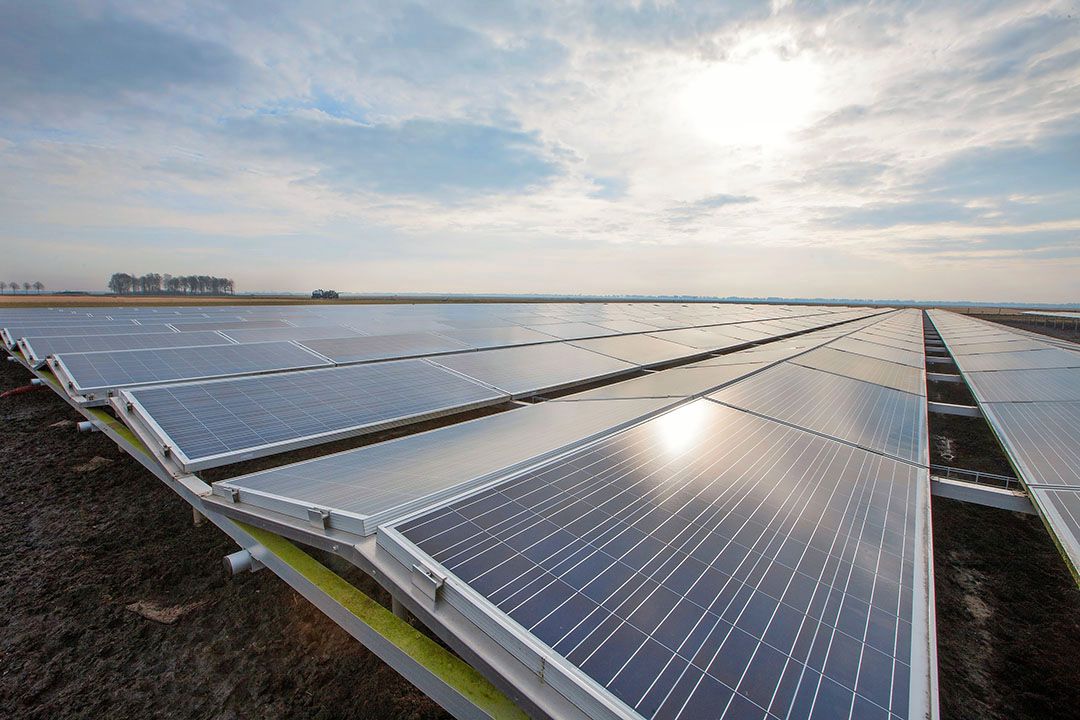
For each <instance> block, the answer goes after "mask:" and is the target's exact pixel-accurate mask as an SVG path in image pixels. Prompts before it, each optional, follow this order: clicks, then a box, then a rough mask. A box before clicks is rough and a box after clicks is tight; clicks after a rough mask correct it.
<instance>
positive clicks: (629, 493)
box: [0, 302, 1080, 720]
mask: <svg viewBox="0 0 1080 720" xmlns="http://www.w3.org/2000/svg"><path fill="white" fill-rule="evenodd" d="M186 335H190V336H191V337H192V338H197V342H196V341H192V342H191V343H190V344H186V342H187V341H185V339H184V336H186ZM0 336H2V337H3V342H4V345H5V348H6V350H7V352H8V354H9V362H7V363H5V365H4V368H3V382H4V386H3V390H4V391H5V393H6V395H5V397H4V398H3V400H2V401H0V402H3V403H4V405H3V407H0V411H2V412H3V414H4V415H3V417H4V419H5V423H4V427H3V431H2V432H0V449H2V450H3V452H4V455H5V457H7V458H8V459H9V460H8V462H6V463H5V466H4V470H3V472H4V473H5V477H4V480H5V488H6V490H5V493H6V497H7V505H8V507H9V508H10V510H11V511H10V512H9V513H7V514H6V515H5V520H4V523H5V526H6V527H5V530H4V532H5V536H7V537H12V538H18V540H17V542H16V548H15V550H16V552H15V553H12V554H10V555H9V556H8V558H7V559H6V560H5V562H6V563H8V565H9V567H8V568H7V570H8V572H9V574H10V575H11V576H12V577H15V578H16V579H17V581H16V582H14V583H10V584H9V587H8V589H7V590H6V591H5V592H6V593H7V596H8V597H7V606H8V607H9V608H12V610H13V612H12V613H11V614H10V618H9V629H10V632H9V633H8V636H9V638H10V640H9V641H8V642H9V643H10V644H9V648H10V651H9V652H6V653H5V656H4V657H5V658H13V660H9V659H5V660H4V661H3V662H4V663H5V666H4V668H3V670H4V671H5V672H4V674H3V678H4V680H3V681H2V686H3V687H4V692H5V695H6V696H8V697H10V698H12V702H13V703H14V707H18V708H21V709H23V710H25V711H26V712H25V713H21V714H27V713H29V714H33V712H45V711H49V710H51V711H52V712H53V714H54V715H55V714H65V715H71V714H79V712H73V708H74V706H73V704H72V703H74V702H76V698H79V699H80V702H83V703H85V707H92V706H93V707H101V706H102V704H104V703H118V704H119V705H118V706H119V707H122V708H124V710H123V711H122V713H123V714H131V713H135V712H142V713H150V714H152V708H154V707H160V706H162V705H163V704H164V705H168V706H169V707H171V708H173V710H174V712H173V713H172V714H174V715H175V716H189V717H205V716H214V717H228V716H231V715H233V714H235V715H239V716H250V715H253V714H255V715H260V714H267V713H270V714H285V715H290V716H312V717H314V716H317V715H318V712H319V708H320V707H325V705H323V704H322V703H324V702H333V703H334V704H335V705H336V706H340V708H341V712H340V716H342V717H398V716H407V717H436V716H440V715H442V714H443V713H449V714H450V715H452V716H458V717H519V716H522V714H524V715H530V716H534V717H552V718H556V717H557V718H563V717H580V718H626V719H630V720H633V719H635V718H648V719H651V718H667V717H671V718H676V717H678V718H698V717H717V718H732V719H735V718H746V717H761V718H766V717H783V718H814V717H830V718H832V717H848V718H875V717H881V718H924V717H950V718H951V717H964V716H965V712H968V711H969V710H970V709H971V708H972V707H977V708H979V716H980V717H1003V718H1004V717H1045V716H1055V715H1057V714H1059V713H1062V712H1065V713H1067V712H1068V711H1069V710H1070V709H1071V708H1073V707H1075V706H1076V701H1077V700H1078V699H1080V698H1077V688H1080V677H1075V675H1076V672H1075V671H1073V670H1062V669H1061V668H1062V666H1069V667H1071V664H1070V663H1068V658H1069V657H1070V656H1071V654H1072V653H1074V652H1075V651H1076V650H1080V626H1078V620H1077V618H1078V617H1080V613H1077V612H1076V611H1077V610H1080V602H1078V597H1080V595H1078V591H1077V584H1076V580H1075V572H1076V570H1075V569H1076V567H1077V565H1078V563H1080V553H1078V552H1077V550H1076V548H1077V547H1078V546H1080V545H1078V543H1080V541H1078V540H1077V537H1080V532H1078V531H1077V529H1076V528H1077V525H1076V522H1075V517H1076V516H1075V515H1074V514H1073V510H1074V506H1073V504H1072V499H1073V496H1074V495H1075V494H1076V492H1080V481H1078V480H1077V479H1076V477H1075V472H1076V463H1075V462H1073V459H1075V458H1076V457H1080V454H1078V453H1080V440H1078V439H1077V437H1076V436H1075V433H1073V432H1071V428H1072V426H1073V425H1074V423H1071V421H1069V420H1068V418H1069V417H1071V416H1070V415H1069V413H1070V412H1072V410H1073V408H1072V406H1073V405H1074V404H1076V402H1078V401H1080V396H1078V397H1077V398H1075V399H1074V398H1073V397H1072V395H1073V394H1075V393H1076V392H1077V391H1080V378H1078V376H1077V373H1080V362H1078V359H1080V350H1078V349H1077V348H1076V347H1075V346H1074V345H1073V344H1071V343H1069V342H1068V341H1066V340H1061V339H1055V338H1046V337H1044V336H1039V335H1037V334H1034V333H1028V332H1023V331H1017V330H1014V329H1011V328H1008V327H1006V326H1004V325H994V324H991V323H986V322H984V321H980V320H973V319H970V318H967V317H963V316H960V315H957V314H953V313H947V312H943V311H937V310H934V311H931V312H929V313H924V312H922V311H919V310H915V309H894V308H850V307H842V306H795V305H767V304H760V305H740V304H721V303H663V302H655V303H573V302H562V303H530V304H527V303H513V304H510V303H476V304H467V303H450V304H438V303H432V304H424V305H394V304H387V305H372V306H361V305H347V304H343V305H231V306H230V305H202V306H173V307H169V306H149V305H146V306H142V305H139V306H135V305H131V306H114V307H107V306H101V307H94V306H86V307H78V308H72V307H51V308H33V309H31V308H23V309H0ZM170 336H175V341H170ZM87 338H89V339H87ZM114 338H115V340H113V339H114ZM217 338H220V342H218V341H217ZM946 383H949V384H953V385H955V386H956V387H957V388H969V389H970V393H968V394H965V393H964V392H961V391H960V390H956V391H955V392H944V391H942V390H941V389H940V387H941V386H942V385H943V384H946ZM9 390H10V391H12V392H10V393H8V392H7V391H9ZM942 398H945V399H944V400H943V399H942ZM961 421H963V422H969V424H970V425H971V429H970V438H969V437H968V436H967V435H964V434H963V433H961V432H958V430H957V428H959V427H961V424H960V423H961ZM80 423H81V425H80V428H81V429H83V430H86V431H89V432H81V433H76V432H75V428H76V425H77V424H80ZM965 432H967V431H965ZM980 433H982V435H980ZM941 438H944V440H942V439H941ZM974 438H982V439H980V440H976V439H974ZM987 438H988V439H987ZM978 442H982V443H984V445H983V446H982V447H984V448H991V447H993V448H996V454H995V459H994V461H993V464H991V465H989V467H992V468H993V470H999V471H1000V472H998V473H995V472H993V471H987V470H986V469H985V466H984V467H982V468H981V469H980V468H977V467H972V465H975V464H976V463H969V465H968V466H962V465H960V464H961V463H962V462H963V461H964V458H965V457H968V456H965V454H964V452H965V451H964V448H965V447H969V446H970V447H977V446H978ZM986 443H990V444H986ZM943 452H948V453H951V454H950V455H949V457H951V458H954V460H953V461H951V463H956V464H957V466H952V467H944V466H943V465H942V464H941V462H942V461H941V457H942V453H943ZM979 452H982V451H976V454H978V453H979ZM985 452H986V453H989V450H986V451H985ZM956 458H960V459H959V460H957V459H956ZM1002 458H1003V459H1002ZM951 463H950V464H951ZM1014 470H1015V473H1014V472H1013V471H1014ZM964 473H968V475H964ZM995 483H996V484H995ZM193 519H194V520H195V521H197V522H196V523H195V524H193ZM20 528H22V529H21V530H20ZM223 558H224V559H225V566H226V568H228V569H229V573H230V574H231V576H232V577H231V579H227V576H226V575H224V574H223V573H222V571H221V569H220V568H221V561H222V559H223ZM249 571H258V572H256V573H254V574H251V572H249ZM281 581H284V582H281ZM71 588H80V589H81V591H80V592H77V593H72V592H70V589H71ZM1018 588H1021V589H1023V590H1024V592H1023V597H1022V598H1020V597H1018V596H1017V595H1016V593H1017V592H1018ZM294 591H295V592H294ZM1040 633H1052V634H1053V637H1055V638H1058V639H1059V641H1058V642H1056V643H1055V644H1054V646H1053V647H1052V648H1051V647H1046V646H1045V645H1040V644H1039V643H1037V642H1033V639H1034V638H1035V637H1037V636H1038V635H1039V634H1040ZM102 647H104V648H108V651H107V652H103V651H101V648H102ZM12 662H15V663H19V664H18V665H17V666H16V665H13V664H8V663H12ZM71 667H80V668H81V669H80V670H79V671H78V672H72V671H70V670H69V669H66V668H71ZM162 668H170V669H168V670H166V671H165V673H164V675H163V674H162ZM173 668H175V669H173ZM1017 669H1020V671H1018V670H1017ZM1017 672H1019V675H1017V674H1016V673H1017ZM1010 673H1013V674H1012V675H1010ZM23 674H26V675H28V676H30V677H33V678H34V679H35V681H34V682H32V683H29V684H26V683H9V682H8V678H13V677H17V676H20V675H23ZM358 676H363V678H364V679H363V681H362V682H359V683H358V682H357V681H356V678H357V677H358ZM110 677H111V678H124V679H125V683H126V685H127V686H129V687H131V688H136V689H135V690H133V691H131V692H123V693H121V692H120V691H119V690H117V686H118V683H116V682H107V681H105V680H104V678H110ZM162 678H165V680H162ZM192 684H194V685H195V686H196V687H198V688H199V689H198V690H197V691H195V692H192V691H191V685H192ZM181 695H183V697H182V698H181V697H180V696H181ZM43 697H47V701H46V702H43V701H42V698H43Z"/></svg>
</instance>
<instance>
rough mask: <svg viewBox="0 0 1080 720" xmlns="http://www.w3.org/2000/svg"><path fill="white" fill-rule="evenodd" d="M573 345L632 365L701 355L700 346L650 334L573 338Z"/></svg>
mask: <svg viewBox="0 0 1080 720" xmlns="http://www.w3.org/2000/svg"><path fill="white" fill-rule="evenodd" d="M573 344H574V345H576V346H578V347H582V348H585V349H586V350H592V351H593V352H597V353H601V354H602V355H608V356H610V357H613V358H617V359H619V360H624V361H626V362H629V363H633V364H634V365H643V366H648V365H659V364H662V363H665V362H671V361H673V360H678V359H680V358H686V357H693V356H694V355H701V354H703V351H702V350H701V349H700V348H692V347H690V346H688V345H683V344H681V343H675V342H671V341H669V340H661V339H659V338H655V337H652V336H650V335H619V336H615V337H607V338H596V339H593V340H575V341H574V342H573Z"/></svg>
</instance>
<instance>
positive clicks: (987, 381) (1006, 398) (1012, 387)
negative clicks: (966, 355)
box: [967, 368, 1080, 402]
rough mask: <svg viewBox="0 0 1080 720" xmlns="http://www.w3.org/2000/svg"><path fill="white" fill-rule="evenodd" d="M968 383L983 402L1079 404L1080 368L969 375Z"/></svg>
mask: <svg viewBox="0 0 1080 720" xmlns="http://www.w3.org/2000/svg"><path fill="white" fill-rule="evenodd" d="M967 381H968V382H969V383H970V384H971V386H972V387H973V389H974V391H975V394H976V397H978V399H979V400H981V401H983V402H1055V401H1059V400H1077V401H1080V368H1048V369H1044V370H995V371H987V372H971V373H968V374H967Z"/></svg>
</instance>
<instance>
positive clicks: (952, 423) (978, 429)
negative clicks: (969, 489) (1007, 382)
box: [930, 413, 1015, 475]
mask: <svg viewBox="0 0 1080 720" xmlns="http://www.w3.org/2000/svg"><path fill="white" fill-rule="evenodd" d="M930 464H932V465H948V466H950V467H958V468H964V469H967V470H980V471H982V472H988V473H994V474H996V475H1015V473H1014V472H1013V469H1012V465H1010V464H1009V460H1008V458H1006V457H1005V453H1004V451H1003V450H1002V449H1001V446H1000V445H999V444H998V442H997V439H996V438H995V437H994V433H993V431H992V430H990V426H989V425H987V424H986V421H985V420H983V419H982V418H969V417H961V416H959V415H939V414H937V413H930Z"/></svg>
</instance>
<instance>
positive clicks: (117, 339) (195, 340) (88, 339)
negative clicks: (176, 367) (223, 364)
mask: <svg viewBox="0 0 1080 720" xmlns="http://www.w3.org/2000/svg"><path fill="white" fill-rule="evenodd" d="M231 344H233V343H232V341H230V340H229V339H227V338H225V337H223V336H222V335H219V334H218V333H216V332H190V333H177V332H172V331H170V332H163V333H142V334H134V335H77V336H73V337H28V338H23V346H24V348H25V351H26V354H27V359H28V360H29V361H30V362H31V363H33V364H35V365H38V364H40V363H43V362H44V361H45V358H47V357H49V356H50V355H56V354H58V353H83V352H103V351H106V350H145V349H148V348H169V347H195V346H199V345H231Z"/></svg>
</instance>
